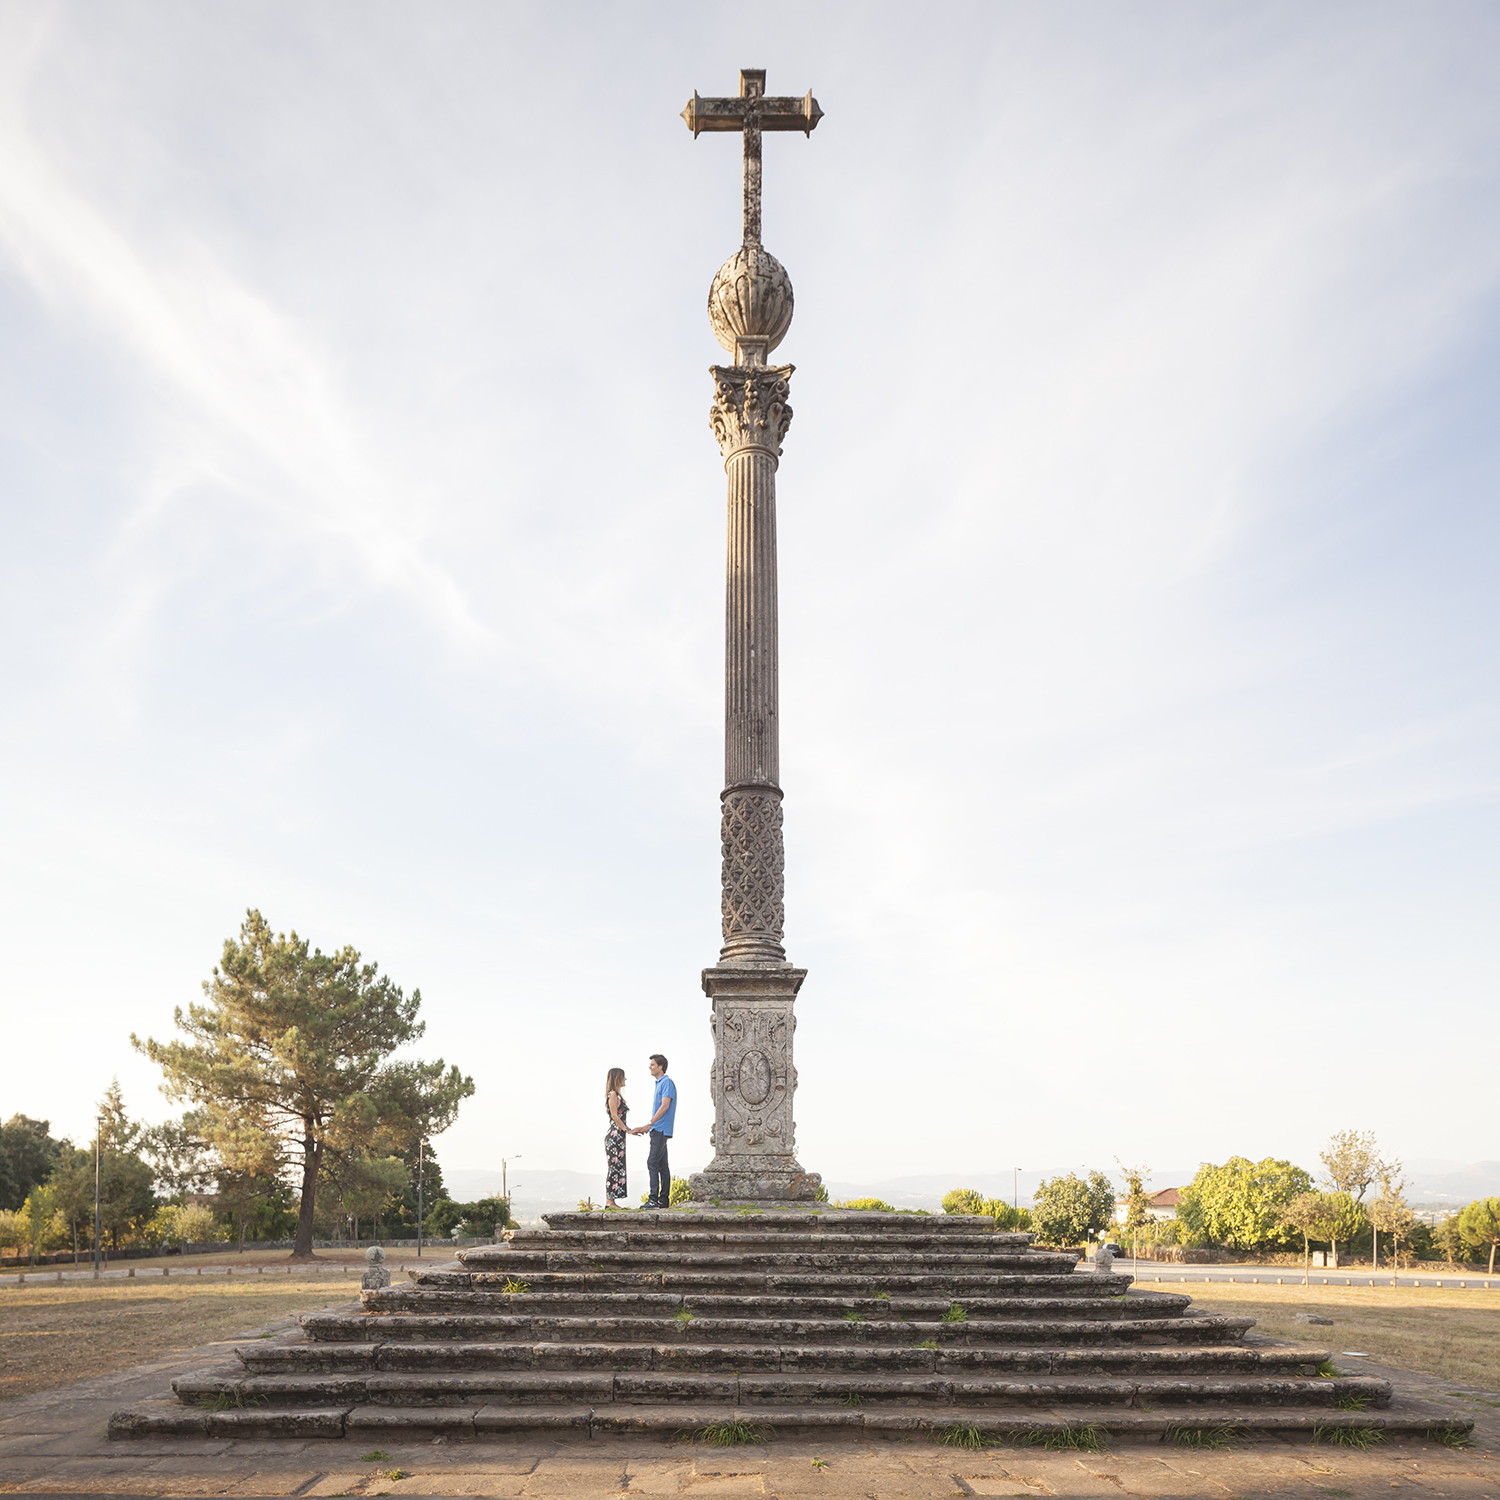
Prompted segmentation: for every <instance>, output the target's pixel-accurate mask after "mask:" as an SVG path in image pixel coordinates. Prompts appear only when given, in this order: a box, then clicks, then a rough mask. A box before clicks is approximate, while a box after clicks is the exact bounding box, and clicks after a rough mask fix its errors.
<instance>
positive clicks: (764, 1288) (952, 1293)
mask: <svg viewBox="0 0 1500 1500" xmlns="http://www.w3.org/2000/svg"><path fill="white" fill-rule="evenodd" d="M420 1274H421V1275H422V1276H423V1277H426V1276H429V1275H434V1274H436V1275H439V1276H441V1275H446V1274H453V1273H442V1272H440V1273H432V1272H422V1273H420ZM457 1274H463V1273H457ZM1130 1285H1131V1283H1130V1278H1129V1277H1128V1276H1093V1275H1090V1276H1078V1275H1067V1276H1007V1275H994V1274H988V1275H987V1274H972V1273H943V1274H934V1275H923V1274H912V1273H901V1274H884V1275H878V1276H871V1275H859V1276H848V1275H832V1274H830V1275H810V1274H806V1273H802V1274H795V1275H794V1274H790V1273H782V1274H768V1273H763V1272H741V1273H726V1272H717V1273H716V1272H712V1271H681V1272H672V1271H669V1272H665V1273H656V1274H644V1275H643V1274H641V1273H640V1272H619V1271H614V1272H612V1271H569V1272H562V1271H532V1272H527V1273H524V1274H516V1275H510V1276H500V1275H494V1276H490V1275H489V1274H488V1273H475V1274H474V1275H473V1276H472V1277H471V1278H470V1282H469V1284H468V1285H467V1286H465V1285H463V1284H462V1283H458V1284H452V1283H448V1284H444V1283H443V1282H441V1281H431V1282H429V1281H426V1280H419V1281H407V1282H405V1283H399V1282H397V1283H393V1284H392V1285H390V1286H389V1287H385V1288H382V1289H379V1290H373V1291H371V1292H368V1293H365V1294H363V1296H364V1301H365V1305H366V1306H367V1307H369V1308H370V1309H371V1310H372V1311H376V1310H379V1309H381V1308H395V1307H398V1306H401V1307H405V1306H415V1305H416V1304H417V1303H419V1302H420V1303H422V1304H423V1305H426V1306H431V1307H432V1308H433V1309H434V1310H440V1309H441V1310H449V1309H451V1308H454V1307H456V1306H458V1305H459V1304H460V1302H464V1303H467V1304H468V1305H472V1306H474V1307H476V1308H480V1307H493V1306H495V1305H496V1304H497V1303H498V1302H499V1301H500V1300H501V1299H503V1298H506V1297H512V1296H522V1295H525V1294H526V1293H543V1292H586V1293H591V1294H593V1295H595V1296H598V1297H601V1298H603V1297H613V1296H614V1295H616V1294H619V1293H634V1294H639V1293H647V1292H674V1293H678V1294H680V1295H684V1296H691V1295H695V1294H698V1295H702V1294H719V1295H732V1296H741V1297H753V1296H762V1297H764V1296H781V1297H846V1298H874V1299H878V1300H881V1301H884V1300H885V1299H886V1298H889V1299H890V1300H892V1301H898V1300H901V1299H904V1298H917V1299H919V1300H920V1299H923V1298H926V1299H928V1300H931V1299H934V1298H943V1299H946V1300H948V1301H952V1300H953V1299H954V1298H961V1299H964V1300H967V1299H968V1298H970V1297H989V1298H997V1297H1011V1298H1028V1297H1030V1298H1036V1297H1044V1298H1078V1299H1079V1300H1080V1301H1084V1300H1090V1301H1098V1300H1101V1299H1111V1298H1121V1299H1123V1298H1124V1297H1125V1295H1126V1294H1127V1293H1128V1292H1129V1291H1130ZM507 1286H512V1287H515V1288H516V1291H514V1292H507V1291H506V1290H505V1289H506V1287H507ZM1153 1295H1161V1296H1166V1295H1169V1294H1167V1293H1153Z"/></svg>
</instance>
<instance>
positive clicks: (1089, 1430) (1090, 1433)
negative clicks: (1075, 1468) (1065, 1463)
mask: <svg viewBox="0 0 1500 1500" xmlns="http://www.w3.org/2000/svg"><path fill="white" fill-rule="evenodd" d="M1104 1438H1105V1432H1104V1429H1103V1428H1102V1427H1100V1426H1098V1425H1097V1424H1096V1423H1094V1422H1084V1423H1082V1424H1081V1425H1080V1426H1078V1427H1071V1426H1070V1427H1064V1428H1063V1429H1062V1430H1061V1431H1060V1432H1058V1431H1049V1430H1048V1429H1046V1428H1035V1429H1032V1430H1031V1431H1029V1432H1013V1433H1007V1434H1006V1435H1005V1437H1004V1438H1003V1439H1001V1441H1002V1442H1006V1443H1009V1444H1010V1445H1011V1446H1012V1447H1015V1448H1051V1449H1053V1450H1061V1451H1063V1452H1069V1453H1102V1452H1103V1451H1104Z"/></svg>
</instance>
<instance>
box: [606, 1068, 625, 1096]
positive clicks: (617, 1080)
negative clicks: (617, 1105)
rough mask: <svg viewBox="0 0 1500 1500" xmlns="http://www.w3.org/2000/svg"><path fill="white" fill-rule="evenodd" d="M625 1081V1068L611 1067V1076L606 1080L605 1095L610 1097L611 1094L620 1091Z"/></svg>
mask: <svg viewBox="0 0 1500 1500" xmlns="http://www.w3.org/2000/svg"><path fill="white" fill-rule="evenodd" d="M624 1082H625V1069H624V1068H611V1069H610V1070H609V1077H608V1078H606V1079H605V1080H604V1097H605V1098H606V1099H608V1098H609V1096H610V1095H611V1094H618V1093H619V1092H620V1085H621V1084H622V1083H624Z"/></svg>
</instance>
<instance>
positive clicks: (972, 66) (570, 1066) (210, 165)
mask: <svg viewBox="0 0 1500 1500" xmlns="http://www.w3.org/2000/svg"><path fill="white" fill-rule="evenodd" d="M740 67H764V68H766V69H767V70H768V86H769V88H770V90H771V91H772V92H780V93H794V94H802V93H804V92H805V91H806V90H807V89H808V88H809V87H811V88H812V89H813V91H814V93H815V94H816V96H817V98H818V101H819V103H820V105H821V107H822V108H823V110H824V112H825V117H824V119H823V120H822V122H821V123H820V124H819V126H818V129H817V130H816V132H815V133H814V134H813V136H812V137H811V138H810V139H804V138H803V137H801V136H792V135H782V136H776V137H772V138H768V140H767V143H766V148H765V243H766V246H767V248H768V249H769V250H771V251H772V253H774V254H775V255H776V256H777V257H778V258H779V259H780V260H781V261H782V263H783V264H784V265H785V266H786V267H787V269H788V271H789V272H790V274H791V277H792V280H793V283H794V286H795V288H796V294H797V308H796V316H795V320H794V322H793V325H792V328H791V332H790V334H789V335H788V337H787V339H786V342H785V343H784V344H783V345H782V347H781V349H780V350H779V351H778V356H777V357H778V358H782V359H786V360H788V361H790V362H792V363H794V364H795V365H796V366H797V371H796V374H795V376H794V377H793V380H792V405H793V407H794V410H795V420H794V422H793V424H792V428H791V431H790V434H789V436H788V438H787V441H786V445H785V456H784V457H783V460H782V464H781V469H780V473H779V476H778V503H779V521H780V557H781V611H782V613H781V631H782V637H781V689H782V715H781V717H782V776H783V783H784V786H785V789H786V848H787V948H788V953H789V956H790V957H791V959H792V960H793V961H794V962H796V963H798V964H800V965H803V966H805V967H806V968H807V969H808V971H809V972H808V978H807V980H806V982H805V984H804V986H803V988H802V992H801V995H800V997H799V1000H798V1016H799V1022H800V1025H799V1030H798V1033H797V1063H798V1069H799V1074H800V1091H799V1093H798V1095H797V1107H796V1113H797V1126H798V1142H797V1143H798V1152H799V1156H800V1158H801V1160H802V1163H803V1165H804V1166H805V1167H806V1168H808V1169H809V1170H812V1171H820V1172H822V1173H824V1174H825V1175H828V1176H832V1177H836V1178H839V1179H845V1180H848V1179H853V1180H861V1179H863V1180H869V1179H878V1178H881V1177H886V1176H892V1175H897V1174H902V1173H916V1172H938V1173H941V1172H944V1171H951V1172H952V1173H953V1174H954V1177H955V1184H956V1183H957V1181H958V1180H959V1179H960V1178H961V1177H962V1176H963V1175H964V1173H966V1172H977V1171H979V1170H999V1169H1002V1168H1003V1169H1006V1170H1008V1169H1009V1168H1010V1167H1011V1166H1013V1165H1016V1164H1021V1165H1024V1166H1026V1167H1028V1168H1056V1169H1067V1168H1070V1167H1076V1168H1081V1167H1083V1166H1092V1167H1101V1168H1112V1167H1113V1164H1114V1162H1115V1161H1117V1160H1120V1161H1124V1162H1127V1163H1134V1164H1148V1165H1149V1164H1153V1163H1154V1164H1157V1165H1161V1164H1162V1163H1165V1162H1170V1163H1172V1164H1173V1165H1178V1164H1181V1163H1183V1162H1188V1161H1193V1160H1204V1161H1210V1160H1211V1161H1222V1160H1223V1159H1224V1158H1225V1157H1227V1156H1229V1155H1232V1154H1242V1155H1247V1156H1250V1157H1252V1158H1257V1159H1258V1158H1260V1157H1264V1156H1278V1157H1290V1158H1291V1159H1293V1160H1295V1161H1298V1162H1299V1163H1301V1164H1302V1165H1305V1166H1307V1167H1309V1168H1315V1167H1316V1166H1317V1161H1316V1157H1317V1153H1318V1151H1319V1149H1320V1147H1321V1146H1322V1144H1323V1142H1324V1141H1325V1140H1326V1139H1327V1137H1328V1136H1329V1135H1330V1134H1331V1133H1332V1132H1334V1131H1336V1130H1342V1129H1348V1128H1353V1129H1362V1130H1373V1131H1374V1132H1376V1134H1377V1137H1378V1139H1379V1141H1380V1144H1381V1145H1382V1146H1383V1147H1384V1148H1385V1149H1386V1150H1387V1151H1388V1152H1391V1153H1396V1154H1400V1155H1404V1156H1407V1157H1410V1158H1441V1159H1450V1160H1458V1161H1473V1160H1480V1159H1486V1158H1500V1133H1497V1132H1500V1127H1497V1125H1496V1119H1495V1113H1494V1109H1493V1094H1494V1085H1493V1059H1494V1057H1495V1055H1496V1048H1497V1044H1500V1007H1497V1005H1496V1003H1495V1001H1496V990H1497V981H1500V955H1497V948H1496V921H1495V915H1494V913H1495V910H1496V905H1497V897H1500V797H1497V791H1500V769H1497V768H1500V711H1497V702H1496V666H1497V660H1496V658H1497V648H1496V642H1497V625H1500V620H1497V612H1500V606H1497V598H1500V592H1497V590H1496V587H1495V569H1496V554H1497V541H1500V522H1497V509H1496V492H1497V483H1500V421H1497V420H1496V415H1495V413H1496V407H1497V398H1500V91H1497V90H1496V89H1495V88H1494V78H1495V76H1496V72H1497V68H1500V12H1497V11H1496V9H1495V8H1494V7H1493V6H1488V5H1484V4H1479V3H1466V0H1451V3H1448V4H1445V5H1443V6H1441V7H1437V8H1432V7H1424V6H1415V5H1408V4H1381V3H1364V0H1361V3H1358V4H1344V3H1337V0H1330V3H1328V4H1324V5H1320V6H1316V7H1307V6H1305V5H1301V4H1294V3H1287V4H1280V3H1274V0H1268V3H1263V4H1256V5H1235V4H1225V5H1218V6H1202V5H1196V4H1188V3H1181V4H1179V3H1171V0H1159V3H1151V4H1138V5H1134V6H1119V5H1111V4H1085V3H1069V0H1063V3H1053V0H1048V3H1045V4H1043V3H1039V0H1038V3H1029V4H1000V3H988V4H983V5H965V4H956V3H955V4H947V5H943V6H924V7H914V6H909V5H878V4H864V3H861V4H857V5H856V4H842V5H841V4H832V3H830V4H824V5H819V6H807V5H800V4H799V5H790V4H787V5H779V4H775V3H769V4H762V5H760V6H757V7H755V8H754V9H753V10H752V11H747V10H745V9H744V8H743V7H741V8H729V7H708V6H702V5H689V4H658V5H653V6H646V7H636V6H632V7H620V6H613V5H604V4H583V3H580V4H576V5H572V6H568V7H559V6H552V5H542V4H538V5H520V4H489V3H484V4H480V3H470V0H452V3H448V4H445V5H443V6H438V7H434V6H416V5H395V4H389V3H368V0H361V3H359V4H353V3H340V0H328V3H324V4H321V5H318V6H315V7H308V6H303V5H296V4H292V3H284V0H264V3H257V4H244V3H235V0H230V3H225V4H220V5H215V6H201V5H195V4H190V3H187V0H155V3H152V4H137V3H132V0H120V3H117V4H114V5H111V6H109V7H107V8H105V9H100V8H99V7H98V6H92V5H85V4H75V3H69V0H57V3H49V4H42V3H20V0H0V847H3V858H0V945H3V953H4V955H5V959H4V964H3V966H0V991H3V1006H4V1015H5V1031H6V1035H7V1043H8V1045H7V1047H6V1054H7V1062H8V1066H7V1067H6V1069H5V1080H4V1087H3V1089H0V1114H3V1115H5V1116H9V1115H10V1114H11V1113H13V1112H15V1111H21V1112H23V1113H26V1114H29V1115H32V1116H34V1117H38V1118H45V1119H49V1120H50V1121H51V1122H52V1125H53V1129H54V1131H55V1132H59V1133H64V1132H65V1133H70V1134H72V1135H74V1136H75V1137H78V1138H85V1137H87V1136H88V1134H89V1133H90V1129H91V1123H90V1122H91V1119H92V1112H93V1102H94V1101H95V1100H96V1099H98V1098H99V1096H100V1095H101V1094H102V1093H103V1091H104V1089H105V1088H106V1087H107V1085H108V1084H109V1081H110V1079H111V1078H112V1077H115V1076H118V1078H119V1080H120V1083H121V1085H122V1087H123V1089H124V1092H125V1098H126V1103H127V1105H128V1106H129V1107H130V1108H131V1109H132V1110H134V1111H135V1112H136V1113H137V1114H138V1115H139V1116H141V1117H144V1118H147V1119H160V1118H163V1117H164V1116H165V1115H167V1114H168V1113H169V1112H172V1111H173V1110H175V1109H176V1108H179V1107H180V1106H176V1105H173V1104H172V1103H170V1102H169V1101H168V1100H166V1099H164V1098H163V1097H162V1096H161V1094H160V1093H159V1091H158V1084H159V1081H160V1076H159V1074H158V1073H157V1072H156V1070H155V1069H154V1068H153V1067H152V1065H151V1064H149V1063H148V1062H147V1061H146V1060H145V1058H143V1057H141V1056H139V1055H138V1054H136V1053H135V1052H133V1051H132V1050H131V1047H130V1042H129V1038H130V1035H131V1033H133V1032H134V1033H136V1034H138V1035H140V1036H143V1037H144V1036H148V1035H149V1036H154V1037H157V1038H159V1039H165V1038H167V1037H169V1036H171V1035H172V1034H173V1019H172V1017H173V1011H174V1008H175V1007H178V1006H186V1005H187V1004H189V1003H191V1002H193V1001H194V1000H196V999H198V998H199V997H200V986H201V984H202V982H203V981H204V980H205V979H206V978H207V977H208V974H209V972H210V971H211V969H212V968H213V966H214V964H215V963H216V962H217V960H218V957H219V954H220V952H221V950H222V946H223V943H224V941H225V939H227V938H229V937H232V936H234V935H235V934H236V933H237V931H238V927H239V923H240V921H241V920H242V918H243V916H244V913H245V911H246V910H247V909H248V908H252V907H253V908H257V909H259V910H260V911H262V912H263V913H264V914H265V916H266V918H267V919H268V920H269V921H270V922H271V923H272V924H273V926H274V927H276V928H277V929H278V930H292V929H295V931H296V932H298V933H299V934H301V935H303V936H304V937H307V938H308V939H310V940H311V941H313V942H314V943H315V944H317V945H318V946H319V947H321V948H323V949H324V950H325V951H326V950H329V949H333V948H337V947H340V946H342V945H344V944H353V945H354V946H355V947H356V948H358V949H359V950H360V951H361V952H362V953H363V954H364V955H365V956H366V957H367V958H369V959H372V960H374V961H376V962H378V963H379V965H380V966H381V969H382V971H383V972H385V973H388V974H389V975H390V976H392V978H393V979H394V980H395V982H397V983H398V984H400V985H402V986H403V987H405V988H407V989H411V988H420V990H421V993H422V1001H423V1008H422V1014H423V1016H424V1017H425V1020H426V1023H427V1032H426V1036H425V1037H424V1038H423V1040H422V1042H421V1043H420V1045H419V1046H418V1047H417V1048H416V1049H415V1053H414V1055H418V1056H423V1057H437V1056H441V1057H442V1058H444V1059H445V1060H447V1061H448V1062H450V1063H457V1064H458V1065H459V1066H460V1067H461V1068H462V1069H463V1070H464V1071H465V1072H467V1073H469V1074H471V1075H472V1076H473V1078H474V1082H475V1085H476V1093H475V1095H474V1097H473V1099H472V1100H470V1101H469V1102H468V1103H467V1104H466V1105H465V1107H464V1109H463V1111H462V1114H461V1116H460V1118H459V1121H458V1123H457V1124H456V1125H455V1126H454V1127H453V1128H452V1130H451V1131H450V1132H449V1133H448V1134H447V1135H446V1136H444V1137H442V1138H441V1139H440V1140H439V1142H438V1143H437V1151H438V1155H439V1157H440V1159H441V1160H442V1161H443V1162H444V1163H445V1164H446V1165H448V1166H450V1167H461V1168H468V1169H481V1168H492V1167H495V1166H498V1164H499V1161H500V1158H501V1157H502V1156H503V1157H506V1158H508V1159H513V1158H517V1157H519V1158H521V1160H522V1161H523V1162H524V1163H527V1164H529V1166H530V1167H531V1168H532V1169H543V1168H549V1169H561V1168H567V1169H576V1170H593V1169H594V1167H595V1166H597V1167H598V1169H599V1170H600V1171H601V1173H602V1170H603V1162H602V1149H601V1145H602V1142H601V1138H602V1135H603V1131H604V1125H605V1118H604V1108H603V1104H602V1099H601V1094H602V1089H603V1080H604V1074H605V1070H606V1069H607V1068H608V1067H610V1066H613V1065H617V1064H618V1065H620V1066H623V1067H624V1068H625V1069H626V1070H627V1074H628V1076H629V1079H630V1084H629V1086H628V1087H627V1091H626V1092H627V1096H628V1097H631V1098H632V1100H633V1102H634V1103H635V1105H636V1107H637V1111H638V1112H639V1110H640V1109H641V1108H642V1106H644V1105H645V1104H646V1103H647V1101H648V1099H649V1094H648V1092H647V1089H648V1086H649V1082H650V1080H649V1078H648V1076H647V1071H646V1059H647V1056H648V1054H649V1053H651V1052H655V1051H661V1052H664V1053H666V1054H667V1055H668V1056H669V1059H670V1061H671V1071H672V1073H673V1075H674V1077H675V1078H677V1079H678V1081H679V1089H680V1107H679V1111H678V1134H677V1137H676V1139H675V1141H674V1149H673V1167H674V1170H675V1171H677V1172H678V1173H679V1174H682V1173H686V1172H687V1171H690V1170H696V1169H698V1168H700V1167H701V1166H703V1165H705V1164H706V1162H707V1160H708V1157H709V1155H710V1152H709V1149H708V1144H707V1135H708V1126H709V1123H710V1113H709V1105H708V1092H707V1082H706V1080H707V1073H708V1067H709V1061H710V1057H711V1042H710V1036H709V1030H708V1010H707V1002H706V1000H705V999H704V997H703V995H702V993H701V990H700V985H699V974H700V971H701V969H702V968H703V967H704V966H706V965H708V964H711V963H713V962H714V961H715V959H716V957H717V953H718V947H719V942H720V934H719V921H718V881H719V874H718V859H719V852H718V792H719V789H720V785H721V780H720V778H721V768H722V752H721V734H722V720H721V714H722V670H723V666H722V663H723V657H722V646H723V643H722V628H723V604H722V592H721V591H722V588H723V555H724V511H723V505H724V498H723V497H724V479H723V474H722V468H721V460H720V458H719V455H718V451H717V448H716V445H715V443H714V441H713V438H712V436H711V434H710V432H709V430H708V421H707V413H708V405H709V399H710V393H711V386H710V381H709V376H708V373H707V367H708V366H709V365H710V364H712V363H716V362H718V361H719V360H721V359H722V358H723V357H724V356H723V355H722V352H721V351H720V350H719V349H718V346H717V345H716V344H715V343H714V341H713V337H712V334H711V332H710V329H709V325H708V320H707V316H706V313H705V310H704V303H705V297H706V294H707V289H708V286H709V283H710V281H711V280H712V277H713V274H714V272H715V270H716V269H717V267H718V266H719V264H720V263H721V262H722V261H723V260H724V259H725V258H727V257H728V256H729V255H730V254H731V253H732V252H733V251H734V250H735V249H736V248H737V246H738V234H739V222H738V205H739V161H738V156H739V152H738V149H737V146H738V143H737V141H736V140H735V139H734V138H733V137H728V136H713V135H705V136H703V137H701V138H700V139H698V140H696V141H695V140H693V138H692V136H691V134H690V133H689V131H688V130H687V129H686V127H685V126H684V124H683V122H682V120H681V119H680V118H679V117H678V111H680V110H681V109H682V107H683V105H684V103H685V101H686V100H687V99H688V98H689V97H690V95H691V94H692V92H693V91H694V90H695V89H696V90H697V91H698V92H699V93H702V94H715V93H733V92H735V91H736V87H737V70H738V69H739V68H740ZM632 1149H633V1151H635V1152H636V1153H637V1157H638V1159H636V1160H633V1161H632V1172H633V1174H634V1175H635V1176H637V1177H640V1178H642V1179H643V1177H644V1145H643V1144H640V1145H634V1144H633V1147H632ZM514 1170H515V1169H514V1168H513V1172H514Z"/></svg>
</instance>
